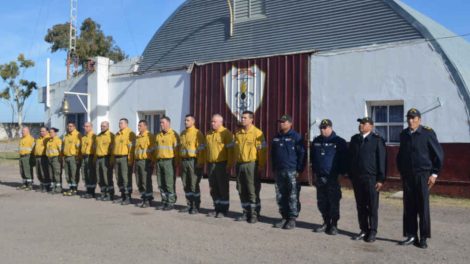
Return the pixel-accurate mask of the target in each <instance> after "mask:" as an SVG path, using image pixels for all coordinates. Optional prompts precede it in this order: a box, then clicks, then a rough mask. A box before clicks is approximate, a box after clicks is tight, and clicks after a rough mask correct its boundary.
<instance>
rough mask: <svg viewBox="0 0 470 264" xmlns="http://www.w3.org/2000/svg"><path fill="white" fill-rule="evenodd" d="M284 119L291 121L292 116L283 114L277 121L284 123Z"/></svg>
mask: <svg viewBox="0 0 470 264" xmlns="http://www.w3.org/2000/svg"><path fill="white" fill-rule="evenodd" d="M286 121H289V122H291V123H292V117H291V116H290V115H283V116H281V118H279V119H278V120H277V122H281V123H284V122H286Z"/></svg>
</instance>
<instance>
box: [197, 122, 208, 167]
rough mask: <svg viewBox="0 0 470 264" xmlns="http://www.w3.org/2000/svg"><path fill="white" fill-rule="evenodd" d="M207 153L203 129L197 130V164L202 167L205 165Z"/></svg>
mask: <svg viewBox="0 0 470 264" xmlns="http://www.w3.org/2000/svg"><path fill="white" fill-rule="evenodd" d="M205 154H206V138H205V137H204V135H203V134H202V133H201V131H198V132H197V136H196V157H197V166H198V167H202V166H204V160H205V159H206V157H205Z"/></svg>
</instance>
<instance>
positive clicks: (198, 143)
mask: <svg viewBox="0 0 470 264" xmlns="http://www.w3.org/2000/svg"><path fill="white" fill-rule="evenodd" d="M205 141H206V139H205V138H204V135H203V134H202V133H201V131H199V129H197V128H195V127H194V126H193V127H190V128H187V129H185V130H183V132H181V135H180V142H181V145H180V149H179V150H180V157H181V158H196V159H197V164H204V149H205V147H206V142H205Z"/></svg>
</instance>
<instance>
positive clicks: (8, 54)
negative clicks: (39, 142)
mask: <svg viewBox="0 0 470 264" xmlns="http://www.w3.org/2000/svg"><path fill="white" fill-rule="evenodd" d="M78 1H79V3H78V5H79V6H78V20H79V24H80V23H81V21H83V19H85V18H87V17H91V18H93V19H94V20H95V21H97V22H98V23H99V24H101V26H102V30H103V31H104V32H105V34H107V35H112V36H113V37H114V39H115V41H116V44H117V45H118V46H120V47H121V48H122V49H123V50H124V51H125V52H126V53H127V54H129V55H130V56H131V57H134V56H140V55H141V54H142V52H143V50H144V48H145V46H146V45H147V43H148V41H149V40H150V38H151V37H152V36H153V34H154V33H155V31H156V30H157V29H158V28H159V26H160V25H161V24H162V23H163V22H164V21H165V20H166V19H167V18H168V16H170V15H171V13H172V12H173V11H174V10H175V9H176V8H177V7H178V6H179V5H180V4H181V3H183V2H184V0H99V1H98V0H78ZM213 1H216V0H213ZM217 1H222V0H217ZM404 2H405V3H407V4H408V5H410V6H411V7H413V8H415V9H417V10H418V11H420V12H421V13H424V14H425V15H427V16H429V17H431V18H433V19H434V20H436V21H437V22H439V23H441V24H443V25H444V26H445V27H447V28H448V29H450V30H451V31H453V32H455V33H456V34H459V35H460V34H466V33H470V1H469V0H404ZM1 6H2V8H1V9H0V17H1V18H2V21H3V26H2V27H0V37H1V42H0V64H3V63H6V62H9V61H11V60H14V59H15V58H16V57H17V56H18V54H19V53H24V54H25V55H26V57H27V58H30V59H32V60H34V61H35V62H36V67H34V68H33V69H30V70H29V71H28V72H26V73H25V75H24V78H26V79H29V80H35V81H36V82H37V83H38V84H39V85H40V86H44V85H45V79H46V78H45V72H46V70H45V64H46V58H47V57H50V58H51V82H52V83H54V82H57V81H61V80H63V79H65V76H66V71H65V53H64V52H56V53H54V54H51V53H50V51H49V50H48V45H47V43H46V42H45V41H44V35H45V34H46V32H47V29H48V28H50V27H51V26H52V25H54V24H57V23H64V22H66V21H68V19H69V1H68V0H21V1H6V0H4V1H2V3H1ZM466 39H467V40H468V41H470V36H467V37H466ZM3 87H4V83H3V82H2V83H0V88H1V89H3ZM43 118H44V108H43V105H41V104H38V103H37V94H36V93H34V94H33V95H32V96H31V98H30V99H29V100H28V102H27V103H26V121H42V120H43ZM10 119H11V113H10V110H9V108H8V107H7V105H6V104H5V103H3V102H1V103H0V122H9V121H10Z"/></svg>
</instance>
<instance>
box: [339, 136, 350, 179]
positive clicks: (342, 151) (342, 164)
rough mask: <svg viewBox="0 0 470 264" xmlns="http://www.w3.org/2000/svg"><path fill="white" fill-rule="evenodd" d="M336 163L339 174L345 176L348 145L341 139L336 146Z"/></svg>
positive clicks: (347, 165) (347, 164)
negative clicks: (337, 162)
mask: <svg viewBox="0 0 470 264" xmlns="http://www.w3.org/2000/svg"><path fill="white" fill-rule="evenodd" d="M338 154H339V156H338V161H339V164H338V165H339V173H340V174H341V175H346V174H347V173H348V167H349V160H348V144H347V143H346V140H344V139H341V140H340V141H339V144H338Z"/></svg>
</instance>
